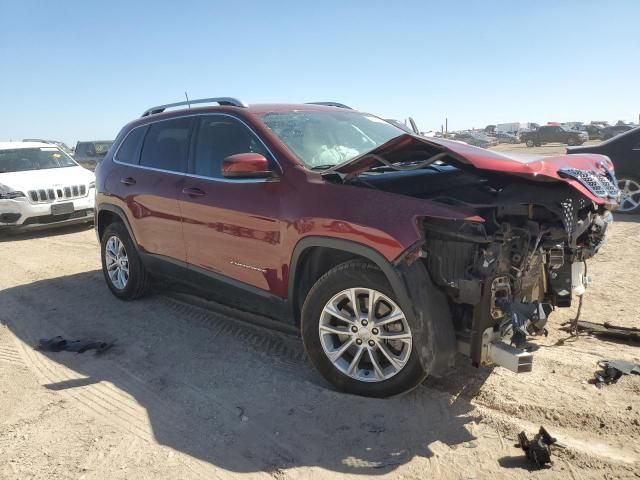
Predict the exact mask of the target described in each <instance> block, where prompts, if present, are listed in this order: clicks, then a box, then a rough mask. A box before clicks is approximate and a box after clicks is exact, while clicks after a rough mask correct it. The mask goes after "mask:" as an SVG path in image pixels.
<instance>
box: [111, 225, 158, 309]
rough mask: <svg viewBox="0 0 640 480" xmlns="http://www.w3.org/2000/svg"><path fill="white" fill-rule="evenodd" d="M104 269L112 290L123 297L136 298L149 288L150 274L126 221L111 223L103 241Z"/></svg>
mask: <svg viewBox="0 0 640 480" xmlns="http://www.w3.org/2000/svg"><path fill="white" fill-rule="evenodd" d="M100 251H101V257H102V273H103V275H104V279H105V281H106V282H107V286H108V287H109V290H111V293H113V294H114V295H115V296H116V297H118V298H120V299H122V300H135V299H136V298H140V297H142V296H143V295H144V294H145V293H146V292H147V290H148V287H149V283H150V278H149V274H148V272H147V270H146V268H145V267H144V265H143V264H142V260H141V259H140V255H138V250H137V248H136V246H135V244H134V243H133V240H132V239H131V236H130V235H129V232H128V231H127V228H126V227H125V226H124V224H122V223H120V222H116V223H112V224H110V225H109V226H107V228H105V230H104V233H103V234H102V239H101V241H100Z"/></svg>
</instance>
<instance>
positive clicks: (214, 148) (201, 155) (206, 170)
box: [193, 115, 273, 178]
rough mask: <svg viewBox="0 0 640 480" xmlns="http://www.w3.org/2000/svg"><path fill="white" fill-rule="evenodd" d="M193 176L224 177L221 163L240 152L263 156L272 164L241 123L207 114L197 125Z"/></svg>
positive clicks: (254, 138) (260, 145) (254, 137)
mask: <svg viewBox="0 0 640 480" xmlns="http://www.w3.org/2000/svg"><path fill="white" fill-rule="evenodd" d="M197 129H198V135H197V137H196V147H195V154H194V156H193V162H194V165H193V173H195V174H196V175H202V176H204V177H213V178H220V177H222V161H223V160H224V159H225V158H226V157H228V156H230V155H235V154H238V153H260V154H262V155H264V156H265V157H266V158H267V159H268V160H269V162H270V163H271V165H272V166H273V162H272V160H271V156H270V155H269V152H268V151H267V149H266V148H265V146H264V145H263V144H262V142H260V140H258V138H257V137H256V136H255V134H254V133H253V132H251V130H249V128H247V127H246V126H245V125H244V124H243V123H242V122H240V121H239V120H236V119H235V118H232V117H227V116H224V115H207V116H204V117H202V118H201V119H200V121H199V123H198V128H197Z"/></svg>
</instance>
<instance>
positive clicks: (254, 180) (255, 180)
mask: <svg viewBox="0 0 640 480" xmlns="http://www.w3.org/2000/svg"><path fill="white" fill-rule="evenodd" d="M212 115H218V116H223V117H229V118H233V119H235V120H237V121H239V122H240V123H242V124H243V125H244V126H245V127H247V129H248V130H249V131H250V132H251V133H252V134H253V135H254V136H255V137H256V138H257V139H258V141H259V142H260V143H261V144H262V146H263V147H264V148H265V150H266V151H267V152H269V155H271V158H273V161H274V162H276V165H277V166H278V169H279V170H280V174H282V173H283V172H284V170H283V169H282V165H281V164H280V162H279V161H278V159H277V157H276V156H275V155H274V154H273V152H272V151H271V149H270V148H269V147H268V146H267V145H266V144H265V143H264V141H263V140H262V138H260V135H258V134H257V133H256V132H255V130H254V129H253V128H251V127H250V126H249V125H248V124H247V123H246V122H245V121H244V120H242V119H241V118H238V117H236V116H235V115H229V114H228V113H222V112H220V113H215V112H214V113H192V114H190V115H180V116H176V117H171V118H160V119H158V120H155V121H153V122H148V123H145V124H144V125H138V126H136V127H133V128H132V129H131V130H129V131H128V132H127V134H126V135H125V136H124V138H123V139H122V141H121V142H120V144H119V145H118V148H117V150H116V151H115V152H114V154H113V157H112V158H111V160H112V161H113V163H116V164H118V165H124V166H126V167H134V168H140V169H142V170H152V171H154V172H162V173H171V174H173V175H182V176H185V177H192V178H200V179H204V180H217V181H223V182H228V183H262V182H269V181H271V182H272V181H273V178H238V179H228V178H224V177H207V176H204V175H196V174H195V173H189V172H177V171H175V170H165V169H163V168H155V167H147V166H146V165H140V163H126V162H122V161H120V160H118V159H117V156H118V152H120V148H121V147H122V145H123V144H124V142H125V141H126V140H127V138H128V137H129V135H130V134H131V132H133V131H134V130H136V129H138V128H143V127H149V126H151V125H153V124H154V123H159V122H167V121H169V120H176V119H179V118H190V117H208V116H212ZM194 128H195V127H194ZM140 155H142V151H140ZM138 162H140V159H138Z"/></svg>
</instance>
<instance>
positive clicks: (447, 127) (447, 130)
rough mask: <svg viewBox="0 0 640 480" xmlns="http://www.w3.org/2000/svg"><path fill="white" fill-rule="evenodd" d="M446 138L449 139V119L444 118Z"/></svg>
mask: <svg viewBox="0 0 640 480" xmlns="http://www.w3.org/2000/svg"><path fill="white" fill-rule="evenodd" d="M444 138H449V119H448V118H447V117H445V118H444Z"/></svg>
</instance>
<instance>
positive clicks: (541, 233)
mask: <svg viewBox="0 0 640 480" xmlns="http://www.w3.org/2000/svg"><path fill="white" fill-rule="evenodd" d="M543 190H544V188H543ZM538 193H539V195H536V196H535V197H536V198H533V197H528V196H527V193H526V189H525V191H524V192H521V195H522V198H521V200H520V201H522V202H526V203H511V201H510V202H508V204H506V205H504V204H503V205H501V204H499V203H498V204H495V205H482V206H481V207H480V208H478V213H479V214H480V216H481V217H482V218H483V219H484V220H485V221H484V222H467V221H463V222H456V221H447V220H434V219H424V220H423V221H422V225H421V226H422V228H423V230H424V245H423V247H422V249H423V255H422V256H423V257H424V261H425V262H426V264H427V269H428V271H429V272H430V274H431V277H432V279H433V280H434V282H435V283H436V285H438V286H440V287H441V288H442V289H444V290H445V291H446V293H447V296H448V298H449V299H450V306H451V310H452V312H453V321H454V328H455V331H456V333H457V337H458V346H459V349H460V350H461V351H462V352H463V353H465V354H467V355H469V356H470V357H471V359H472V361H473V362H474V364H476V365H488V364H491V363H497V364H500V365H503V366H505V367H507V368H509V369H510V370H513V371H516V372H523V371H530V370H531V355H530V354H529V353H526V352H524V351H522V349H523V348H524V347H525V344H526V339H527V336H528V335H542V334H546V327H545V325H546V322H547V317H548V316H549V314H550V313H551V312H552V311H553V310H554V308H556V307H569V306H571V304H572V301H573V299H574V298H575V297H576V296H580V295H582V294H583V293H584V291H585V287H586V283H587V279H586V278H585V276H584V262H585V261H586V260H587V259H589V258H591V257H592V256H593V255H595V253H596V252H597V251H598V250H599V248H600V247H601V246H602V244H603V242H604V239H605V235H606V231H607V228H608V226H609V225H610V223H611V221H612V216H611V213H610V212H609V211H608V210H606V209H604V208H600V207H597V206H595V205H594V204H593V203H591V202H589V201H588V200H587V199H586V198H584V197H582V196H581V195H580V194H573V195H571V194H570V193H571V192H569V191H568V189H566V190H564V191H563V192H561V193H562V194H560V192H557V191H554V189H551V190H548V191H541V192H538ZM541 198H542V199H544V200H541ZM529 202H530V203H529ZM534 202H535V203H534ZM503 339H506V340H507V342H508V344H507V343H504V342H503Z"/></svg>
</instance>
